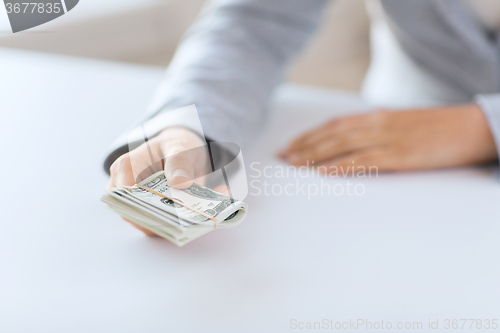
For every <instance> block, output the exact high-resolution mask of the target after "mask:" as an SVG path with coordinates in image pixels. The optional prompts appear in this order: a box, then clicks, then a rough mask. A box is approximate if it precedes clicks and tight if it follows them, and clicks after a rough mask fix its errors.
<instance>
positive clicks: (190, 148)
mask: <svg viewBox="0 0 500 333" xmlns="http://www.w3.org/2000/svg"><path fill="white" fill-rule="evenodd" d="M205 145H206V143H205V141H203V140H202V139H201V138H200V137H199V136H198V135H197V134H195V133H194V132H192V131H191V130H189V129H187V128H183V127H170V128H167V129H165V130H164V131H162V132H161V133H160V134H159V135H158V136H156V137H154V138H153V139H151V140H149V141H148V142H147V143H144V144H142V145H141V146H139V147H137V148H136V149H134V150H132V151H131V152H129V153H127V154H124V155H122V156H120V157H119V158H118V159H117V160H116V161H115V162H114V163H113V164H112V165H111V168H110V175H111V178H110V181H109V183H108V185H107V188H108V189H109V188H112V187H117V186H120V185H125V186H132V185H134V184H136V182H139V181H141V180H143V179H145V178H147V177H149V176H151V175H152V174H154V173H156V172H158V171H161V170H164V171H165V177H166V178H167V181H168V182H169V184H170V185H172V186H173V187H175V188H179V189H183V188H188V187H190V186H191V185H192V184H193V181H194V180H195V177H196V182H197V183H200V185H203V183H204V178H203V177H197V176H196V175H203V174H206V172H205V170H207V168H208V167H209V165H208V163H209V159H208V154H207V153H206V149H203V148H201V149H194V148H197V147H203V146H205ZM151 157H152V158H153V161H155V163H153V164H152V163H151ZM144 170H146V171H145V172H144ZM139 174H140V176H141V177H140V178H138V175H139ZM214 190H216V191H219V192H222V193H224V194H227V188H224V187H217V188H216V189H214ZM125 220H126V219H125ZM126 221H127V222H130V223H131V224H132V225H133V226H134V227H136V228H137V229H139V230H141V231H143V232H144V233H145V234H146V235H148V236H156V235H155V234H154V233H153V232H151V231H149V230H147V229H145V228H143V227H141V226H138V225H137V224H135V223H132V222H131V221H129V220H126Z"/></svg>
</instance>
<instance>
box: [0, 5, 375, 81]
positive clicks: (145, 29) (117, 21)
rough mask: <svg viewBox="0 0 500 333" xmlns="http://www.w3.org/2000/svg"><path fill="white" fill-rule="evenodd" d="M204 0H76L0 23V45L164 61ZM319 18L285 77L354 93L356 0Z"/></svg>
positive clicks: (365, 28) (358, 36)
mask: <svg viewBox="0 0 500 333" xmlns="http://www.w3.org/2000/svg"><path fill="white" fill-rule="evenodd" d="M205 2H206V1H205V0H106V1H102V0H80V3H79V4H78V6H77V7H76V8H75V9H74V10H73V11H71V12H69V13H68V14H66V15H64V16H62V17H60V18H59V19H57V20H55V21H53V22H50V23H48V24H45V25H42V26H40V27H38V28H35V29H32V30H29V31H26V32H21V33H17V34H12V33H11V32H8V30H9V27H8V26H5V25H4V26H2V27H1V30H2V33H1V34H0V47H7V48H16V49H25V50H33V51H40V52H48V53H56V54H64V55H71V56H78V57H86V58H96V59H103V60H110V61H120V62H128V63H135V64H142V65H149V66H161V67H166V66H168V64H169V62H170V60H171V58H172V56H173V54H174V51H175V48H176V46H177V44H178V42H179V40H180V38H181V37H182V35H183V33H184V32H185V31H186V29H187V28H188V27H189V26H190V24H191V23H192V22H193V21H194V20H195V19H196V17H197V15H198V13H199V11H200V9H201V7H202V6H203V4H204V3H205ZM2 7H3V6H2ZM3 9H4V8H3ZM1 14H2V15H4V17H3V22H8V21H6V14H5V11H3V12H2V13H1ZM325 18H326V19H325V21H324V22H323V24H322V26H321V28H320V30H319V31H318V34H317V35H316V36H315V38H314V40H312V42H311V43H310V45H309V46H308V48H307V49H306V50H305V51H304V52H303V54H302V55H301V56H300V57H299V58H298V59H297V61H296V63H295V64H294V66H293V68H292V70H291V72H290V77H289V81H291V82H294V83H299V84H306V85H313V86H319V87H327V88H335V89H343V90H351V91H358V90H359V88H360V85H361V81H362V78H363V76H364V74H365V72H366V70H367V67H368V63H369V40H368V38H369V22H368V18H367V15H366V11H365V6H364V0H337V1H332V3H331V4H330V5H329V7H328V9H327V13H325Z"/></svg>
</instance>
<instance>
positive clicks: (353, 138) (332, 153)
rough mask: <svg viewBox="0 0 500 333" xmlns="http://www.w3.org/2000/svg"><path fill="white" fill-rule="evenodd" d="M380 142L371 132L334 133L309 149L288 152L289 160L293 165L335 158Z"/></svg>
mask: <svg viewBox="0 0 500 333" xmlns="http://www.w3.org/2000/svg"><path fill="white" fill-rule="evenodd" d="M378 144H379V142H378V140H377V138H376V137H373V136H372V135H371V133H369V132H368V133H347V134H342V135H332V136H331V137H327V138H325V140H323V141H320V142H317V143H315V144H314V145H313V146H311V147H308V149H304V150H299V151H296V152H291V153H289V154H287V158H288V160H289V162H290V163H291V164H293V165H296V166H299V165H307V164H308V163H311V164H312V163H313V162H315V163H318V162H323V161H325V160H330V159H333V158H335V157H337V156H341V155H344V154H347V153H351V152H354V151H356V150H360V149H366V148H369V147H372V146H376V145H378Z"/></svg>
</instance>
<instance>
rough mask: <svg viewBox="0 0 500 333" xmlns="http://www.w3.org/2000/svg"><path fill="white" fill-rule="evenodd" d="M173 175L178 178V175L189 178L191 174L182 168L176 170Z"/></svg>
mask: <svg viewBox="0 0 500 333" xmlns="http://www.w3.org/2000/svg"><path fill="white" fill-rule="evenodd" d="M172 177H173V178H176V177H185V178H189V174H188V173H187V171H186V170H182V169H177V170H175V171H174V173H173V174H172Z"/></svg>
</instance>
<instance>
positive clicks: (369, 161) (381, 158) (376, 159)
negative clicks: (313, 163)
mask: <svg viewBox="0 0 500 333" xmlns="http://www.w3.org/2000/svg"><path fill="white" fill-rule="evenodd" d="M396 162H397V161H396V156H395V155H394V154H393V153H391V151H390V150H388V149H387V148H385V147H377V148H368V149H363V150H360V151H357V152H354V153H351V154H347V155H344V156H342V157H338V158H334V159H332V160H330V161H328V162H325V163H322V164H320V165H318V172H320V173H323V174H325V175H330V174H332V172H333V174H335V173H337V174H338V171H339V170H342V171H346V170H350V169H348V168H353V169H351V170H355V172H357V171H361V170H363V168H364V170H365V171H366V172H368V171H370V172H372V171H373V172H377V174H378V171H393V170H396V169H397V168H396V167H395V166H396V165H397V164H396Z"/></svg>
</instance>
